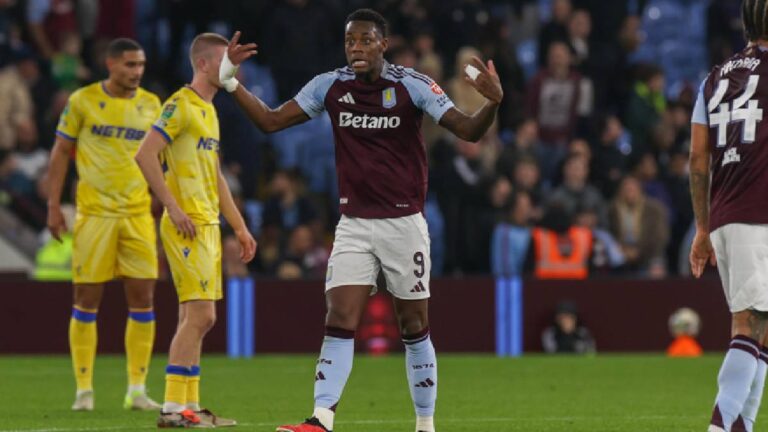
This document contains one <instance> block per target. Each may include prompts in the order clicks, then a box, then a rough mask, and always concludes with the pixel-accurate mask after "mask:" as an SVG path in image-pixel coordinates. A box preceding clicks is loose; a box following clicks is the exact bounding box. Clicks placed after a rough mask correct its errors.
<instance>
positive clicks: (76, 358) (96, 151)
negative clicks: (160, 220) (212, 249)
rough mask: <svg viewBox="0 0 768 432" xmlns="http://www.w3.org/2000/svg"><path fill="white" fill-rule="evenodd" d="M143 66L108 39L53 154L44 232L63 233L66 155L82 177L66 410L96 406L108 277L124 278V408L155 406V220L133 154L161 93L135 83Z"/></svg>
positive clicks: (139, 53)
mask: <svg viewBox="0 0 768 432" xmlns="http://www.w3.org/2000/svg"><path fill="white" fill-rule="evenodd" d="M144 64H145V56H144V51H143V50H142V48H141V46H139V44H138V43H136V42H134V41H132V40H130V39H116V40H114V41H112V43H111V44H110V45H109V47H108V49H107V68H108V69H109V78H107V79H106V80H105V81H101V82H97V83H94V84H91V85H88V86H85V87H83V88H81V89H79V90H77V91H76V92H74V93H72V95H71V96H70V97H69V102H68V103H67V106H66V108H65V109H64V112H62V114H61V119H60V121H59V126H58V128H57V130H56V135H57V136H56V143H55V144H54V146H53V151H51V161H50V165H49V168H48V179H49V181H50V195H49V198H48V228H49V230H50V231H51V234H53V236H54V237H55V238H57V239H58V238H59V236H60V235H61V233H62V232H64V231H65V230H66V227H65V225H64V217H63V215H62V213H61V207H60V200H61V191H62V188H63V186H64V179H65V177H66V172H67V168H68V166H69V159H70V157H71V155H72V153H73V152H75V154H76V157H75V163H76V167H77V174H78V178H79V181H78V183H77V196H76V205H77V216H76V220H75V226H74V244H73V253H72V273H73V282H74V291H75V295H74V306H73V308H72V318H71V320H70V324H69V346H70V350H71V352H72V366H73V369H74V372H75V380H76V381H77V394H76V398H75V403H74V405H73V406H72V409H73V410H83V411H90V410H92V409H93V402H94V399H93V385H92V381H93V365H94V360H95V356H96V342H97V341H96V339H97V338H96V316H97V312H98V308H99V304H100V303H101V297H102V293H103V290H104V283H105V282H107V281H110V280H112V279H115V278H120V279H122V280H123V285H124V287H125V296H126V301H127V303H128V323H127V325H126V328H125V351H126V356H127V359H128V392H127V394H126V396H125V401H124V405H125V407H126V408H131V409H157V408H159V405H158V404H157V403H155V402H154V401H152V400H151V399H149V397H147V394H146V388H145V384H144V383H145V380H146V377H147V371H148V369H149V362H150V358H151V355H152V346H153V344H154V340H155V315H154V312H153V309H152V305H153V299H152V298H153V293H154V288H155V279H156V278H157V252H156V247H155V243H156V240H155V239H156V237H155V223H154V219H153V218H152V215H151V214H150V196H149V189H148V187H147V182H146V181H144V177H142V175H141V172H140V171H139V167H138V166H136V163H135V162H134V160H133V155H134V154H135V153H136V149H138V147H139V143H141V140H142V138H144V135H145V134H146V133H147V131H148V130H149V128H150V126H151V125H152V122H153V121H154V119H155V117H157V115H158V113H159V112H160V100H159V99H158V97H157V96H155V95H154V94H152V93H150V92H148V91H146V90H144V89H142V88H141V87H139V83H140V81H141V77H142V75H143V73H144Z"/></svg>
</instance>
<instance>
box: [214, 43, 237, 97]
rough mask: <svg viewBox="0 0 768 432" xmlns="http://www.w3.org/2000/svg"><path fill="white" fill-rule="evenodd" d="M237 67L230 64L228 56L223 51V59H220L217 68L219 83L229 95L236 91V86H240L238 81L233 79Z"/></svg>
mask: <svg viewBox="0 0 768 432" xmlns="http://www.w3.org/2000/svg"><path fill="white" fill-rule="evenodd" d="M238 67H239V66H235V65H234V64H232V61H231V60H230V59H229V55H227V52H226V51H224V58H222V59H221V66H220V67H219V81H220V82H221V86H222V87H224V89H225V90H226V91H228V92H229V93H232V92H233V91H235V90H237V86H238V85H239V84H240V81H238V80H237V78H235V75H236V74H237V69H238Z"/></svg>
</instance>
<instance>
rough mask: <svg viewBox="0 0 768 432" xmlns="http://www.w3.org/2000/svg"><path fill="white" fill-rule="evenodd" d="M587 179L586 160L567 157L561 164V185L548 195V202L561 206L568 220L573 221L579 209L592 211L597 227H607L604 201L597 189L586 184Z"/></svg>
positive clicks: (575, 156)
mask: <svg viewBox="0 0 768 432" xmlns="http://www.w3.org/2000/svg"><path fill="white" fill-rule="evenodd" d="M588 178H589V165H588V162H587V160H586V158H584V156H581V155H578V154H573V155H569V156H568V157H567V158H566V160H565V163H564V164H563V183H562V184H561V185H560V186H559V187H557V188H556V189H555V190H554V191H552V193H551V194H549V198H548V202H549V203H556V204H557V205H559V206H563V209H564V211H565V212H566V214H567V217H568V219H569V220H573V218H574V217H575V216H576V211H577V209H579V208H585V209H591V210H594V211H595V213H596V214H597V215H598V226H601V227H604V226H607V225H608V224H607V222H608V217H607V216H608V214H607V208H606V204H605V201H604V200H603V196H602V195H601V194H600V192H599V191H598V190H597V188H595V187H594V186H592V185H590V184H589V183H588V182H587V179H588ZM549 205H551V204H547V206H549Z"/></svg>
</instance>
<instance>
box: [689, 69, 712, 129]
mask: <svg viewBox="0 0 768 432" xmlns="http://www.w3.org/2000/svg"><path fill="white" fill-rule="evenodd" d="M706 82H707V81H706V80H704V81H703V82H702V83H701V86H699V94H698V96H696V104H695V105H694V106H693V114H692V115H691V123H695V124H701V125H705V126H706V125H709V119H708V118H707V104H706V103H705V102H704V84H705V83H706Z"/></svg>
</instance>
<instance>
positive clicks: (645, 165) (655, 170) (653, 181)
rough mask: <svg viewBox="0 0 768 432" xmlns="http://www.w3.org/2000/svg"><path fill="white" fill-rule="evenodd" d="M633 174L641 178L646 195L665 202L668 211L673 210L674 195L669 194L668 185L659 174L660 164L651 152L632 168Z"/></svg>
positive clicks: (644, 155) (641, 157)
mask: <svg viewBox="0 0 768 432" xmlns="http://www.w3.org/2000/svg"><path fill="white" fill-rule="evenodd" d="M632 175H633V176H634V177H635V178H637V179H638V180H640V183H641V184H642V186H643V193H644V194H645V196H647V197H650V198H653V199H655V200H657V201H659V202H660V203H662V204H664V207H666V209H667V212H671V211H672V197H670V195H669V191H668V190H667V185H666V184H665V183H664V181H662V179H661V177H660V176H659V164H658V163H657V162H656V158H655V157H654V156H653V154H651V153H645V154H643V155H642V156H640V158H639V160H638V161H637V163H636V164H635V166H634V168H633V169H632Z"/></svg>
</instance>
